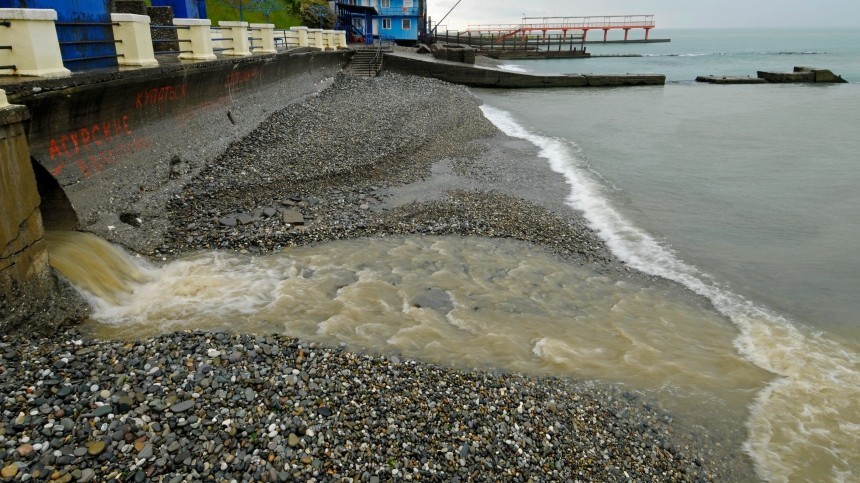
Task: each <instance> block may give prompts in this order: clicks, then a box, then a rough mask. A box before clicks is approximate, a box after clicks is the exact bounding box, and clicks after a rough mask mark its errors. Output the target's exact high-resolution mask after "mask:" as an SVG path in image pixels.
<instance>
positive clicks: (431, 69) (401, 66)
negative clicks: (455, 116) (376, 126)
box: [383, 52, 666, 88]
mask: <svg viewBox="0 0 860 483" xmlns="http://www.w3.org/2000/svg"><path fill="white" fill-rule="evenodd" d="M383 69H384V70H387V71H391V72H397V73H400V74H409V75H417V76H422V77H431V78H435V79H440V80H444V81H447V82H451V83H453V84H462V85H466V86H469V87H501V88H536V87H622V86H662V85H664V84H665V83H666V76H665V75H663V74H617V75H608V74H555V75H540V74H528V73H523V72H511V71H505V70H501V69H498V68H493V67H482V66H476V65H471V64H463V63H459V62H448V61H444V60H437V59H434V58H433V57H430V56H427V55H421V54H415V53H409V52H391V53H387V54H385V60H384V62H383Z"/></svg>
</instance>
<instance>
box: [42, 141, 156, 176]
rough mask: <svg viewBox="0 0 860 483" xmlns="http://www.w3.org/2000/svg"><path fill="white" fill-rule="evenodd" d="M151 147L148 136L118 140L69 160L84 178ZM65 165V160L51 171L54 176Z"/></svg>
mask: <svg viewBox="0 0 860 483" xmlns="http://www.w3.org/2000/svg"><path fill="white" fill-rule="evenodd" d="M150 147H151V143H150V141H149V138H145V137H144V138H134V139H130V140H128V141H123V142H119V143H117V144H114V145H112V146H111V147H110V149H106V150H101V151H98V152H93V153H92V154H88V155H84V156H77V157H75V158H73V159H72V160H71V161H70V162H71V163H72V164H73V165H74V166H76V167H77V168H78V171H80V172H81V174H82V175H83V176H84V177H85V178H90V177H92V176H94V175H96V174H99V173H101V172H102V171H104V169H105V168H106V167H108V166H110V165H112V164H117V163H119V162H120V161H122V160H123V159H125V158H126V157H128V156H131V155H132V154H134V153H136V152H140V151H144V150H147V149H149V148H150ZM65 167H66V161H65V160H64V161H62V162H61V163H60V164H59V165H57V167H55V168H54V169H53V170H51V172H52V173H53V174H54V176H56V175H58V174H60V172H62V171H63V169H64V168H65Z"/></svg>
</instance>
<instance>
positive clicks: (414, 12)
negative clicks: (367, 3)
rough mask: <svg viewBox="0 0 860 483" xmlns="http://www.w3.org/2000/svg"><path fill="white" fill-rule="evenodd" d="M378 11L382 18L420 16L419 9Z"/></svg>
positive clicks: (397, 8)
mask: <svg viewBox="0 0 860 483" xmlns="http://www.w3.org/2000/svg"><path fill="white" fill-rule="evenodd" d="M377 10H378V11H379V16H380V17H417V16H418V15H419V8H418V7H402V8H399V7H390V8H378V9H377Z"/></svg>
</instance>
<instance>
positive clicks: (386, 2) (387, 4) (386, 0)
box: [380, 0, 391, 8]
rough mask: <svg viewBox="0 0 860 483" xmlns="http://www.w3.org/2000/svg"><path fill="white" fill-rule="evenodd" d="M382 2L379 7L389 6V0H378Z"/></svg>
mask: <svg viewBox="0 0 860 483" xmlns="http://www.w3.org/2000/svg"><path fill="white" fill-rule="evenodd" d="M380 1H381V2H382V4H381V5H380V7H382V8H391V0H380Z"/></svg>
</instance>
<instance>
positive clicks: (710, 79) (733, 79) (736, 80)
mask: <svg viewBox="0 0 860 483" xmlns="http://www.w3.org/2000/svg"><path fill="white" fill-rule="evenodd" d="M696 82H707V83H709V84H765V83H766V82H767V81H765V80H764V79H760V78H758V77H749V76H725V75H722V76H720V75H700V76H698V77H696Z"/></svg>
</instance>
